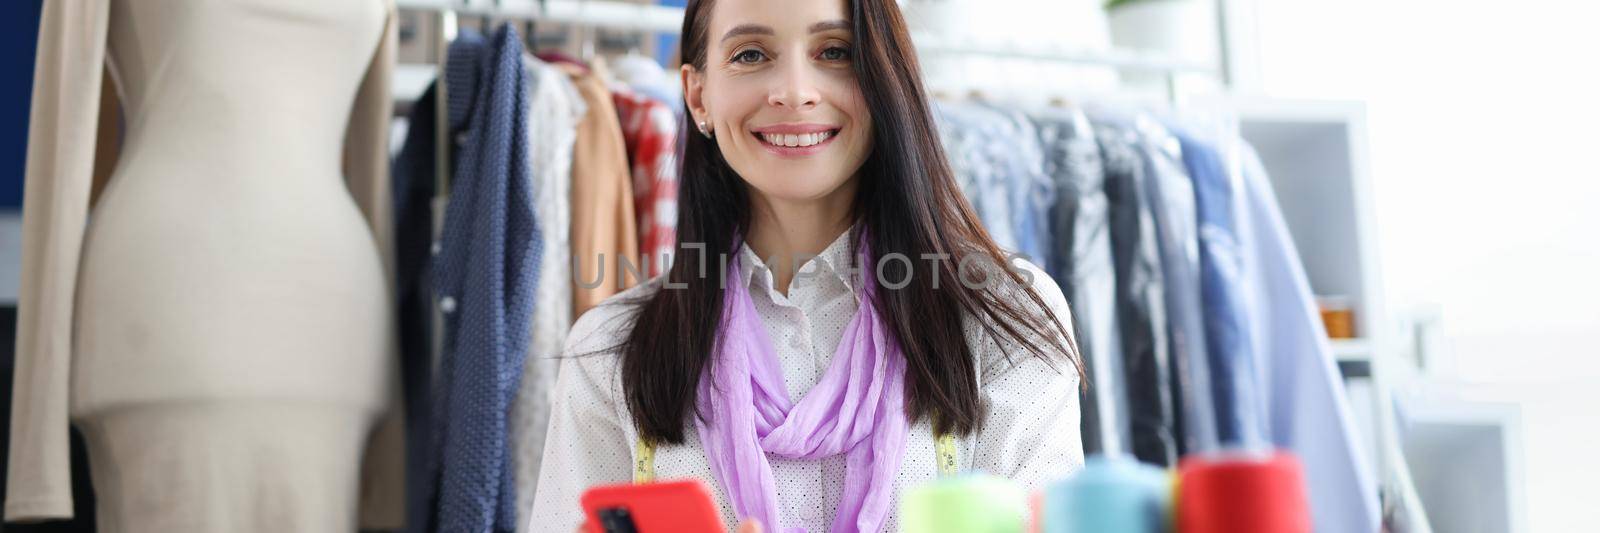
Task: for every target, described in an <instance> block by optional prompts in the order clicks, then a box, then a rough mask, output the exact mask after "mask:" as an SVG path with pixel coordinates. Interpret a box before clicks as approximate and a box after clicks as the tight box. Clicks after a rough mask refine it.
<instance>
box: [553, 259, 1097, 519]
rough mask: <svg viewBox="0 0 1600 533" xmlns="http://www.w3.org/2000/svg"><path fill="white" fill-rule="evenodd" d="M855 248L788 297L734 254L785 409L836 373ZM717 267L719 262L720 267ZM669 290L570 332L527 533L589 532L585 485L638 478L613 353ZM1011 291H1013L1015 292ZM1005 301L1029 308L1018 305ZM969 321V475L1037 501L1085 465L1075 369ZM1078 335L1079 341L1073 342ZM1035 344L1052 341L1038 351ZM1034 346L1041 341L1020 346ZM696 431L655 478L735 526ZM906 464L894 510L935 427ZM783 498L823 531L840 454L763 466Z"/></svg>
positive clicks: (806, 268) (785, 514) (911, 447)
mask: <svg viewBox="0 0 1600 533" xmlns="http://www.w3.org/2000/svg"><path fill="white" fill-rule="evenodd" d="M847 241H848V239H847V238H846V237H845V235H841V236H840V238H839V239H838V240H836V241H835V242H833V243H832V244H830V245H829V246H828V247H827V248H826V249H824V250H823V251H822V252H821V253H820V254H819V256H818V257H816V258H814V259H812V260H811V261H809V262H807V263H806V264H804V265H802V266H801V267H800V269H799V274H798V275H796V277H795V279H794V281H793V282H792V283H791V284H790V287H789V290H788V293H787V295H785V294H782V293H780V292H779V291H778V290H777V288H775V287H774V285H773V279H772V277H773V275H772V272H771V270H770V269H769V268H768V267H767V266H766V263H765V262H763V261H762V260H761V258H759V257H756V254H755V253H754V252H753V251H751V250H750V249H749V247H742V248H741V249H740V251H739V254H740V258H741V260H742V261H745V262H744V263H743V264H745V265H750V266H751V267H752V268H749V269H746V270H744V271H742V272H741V275H742V276H743V279H738V280H732V281H730V282H729V284H730V285H732V284H734V283H742V284H744V285H745V286H748V287H749V288H750V295H751V299H752V302H753V303H754V305H755V308H756V311H757V313H758V314H759V315H760V320H761V323H762V326H763V327H764V328H765V329H766V333H767V335H768V336H769V338H770V339H772V343H773V346H774V348H775V349H776V351H777V357H778V360H779V362H780V364H781V366H782V379H783V387H784V389H785V391H786V392H787V393H788V396H789V397H790V398H804V397H805V396H806V395H807V394H809V391H810V390H811V388H812V387H813V386H815V385H816V384H817V383H818V382H819V381H820V379H821V378H822V374H823V373H824V371H825V370H826V369H827V368H828V366H829V365H830V363H831V362H832V357H833V356H834V350H833V348H835V347H837V346H839V344H840V342H841V340H842V339H843V338H844V335H845V326H846V325H847V323H848V321H849V320H850V319H851V318H852V317H854V316H855V314H856V312H857V310H858V308H859V302H858V301H857V298H858V297H859V296H860V294H861V293H860V291H859V290H857V281H858V280H859V278H858V277H856V276H852V275H850V271H849V269H850V259H851V256H850V253H849V248H848V242H847ZM713 261H714V260H713ZM1016 264H1017V265H1018V266H1019V267H1022V268H1025V269H1026V270H1027V271H1028V272H1029V274H1030V275H1031V277H1032V279H1033V288H1034V290H1036V291H1038V292H1039V294H1040V296H1041V297H1043V298H1044V300H1045V302H1046V303H1047V304H1048V305H1049V310H1050V311H1051V312H1054V313H1055V314H1056V315H1057V316H1058V317H1060V319H1061V321H1062V323H1063V324H1064V325H1066V326H1067V327H1068V328H1071V327H1072V325H1071V316H1070V315H1069V313H1068V310H1067V305H1066V299H1065V298H1063V297H1062V295H1061V291H1060V289H1058V288H1057V287H1056V285H1055V282H1054V281H1053V280H1051V279H1050V278H1049V276H1047V275H1045V274H1044V272H1043V271H1042V270H1040V269H1039V268H1037V267H1035V266H1033V265H1032V264H1031V263H1024V262H1020V261H1019V262H1017V263H1016ZM662 279H664V278H661V277H657V278H654V279H652V280H651V281H650V282H649V283H646V284H644V285H641V286H638V287H635V288H633V289H630V290H628V291H626V292H624V293H621V294H619V295H617V296H615V297H614V298H613V299H612V300H608V301H607V302H605V303H603V304H601V305H600V306H599V307H596V308H595V310H594V311H593V312H591V313H589V314H587V315H585V316H583V317H582V318H579V319H578V321H577V323H576V324H574V325H573V329H572V332H571V334H570V335H569V336H568V338H567V348H566V351H565V355H566V357H564V358H563V359H562V361H561V373H560V376H559V377H558V378H557V384H556V389H555V399H554V402H555V403H554V405H553V407H552V413H551V419H550V434H549V437H548V441H547V442H546V446H545V458H544V466H543V468H541V470H540V480H539V490H538V493H537V494H536V495H535V497H534V509H533V519H532V523H533V526H532V529H534V530H550V529H556V530H566V529H570V528H572V527H575V526H577V524H578V523H579V522H581V521H582V517H581V513H580V510H579V507H578V506H577V505H576V502H577V501H578V496H579V495H580V494H582V492H583V490H584V489H586V488H588V487H589V486H592V485H596V484H602V483H626V482H628V481H629V480H630V479H631V478H632V474H633V460H634V455H633V454H634V447H633V443H634V442H636V441H637V438H638V433H637V431H636V430H635V429H634V427H633V423H632V417H631V416H630V415H629V414H628V410H627V404H626V402H625V400H624V398H623V396H622V385H621V374H620V369H619V366H618V363H619V360H618V356H617V353H616V351H615V349H614V348H615V345H616V344H617V343H618V342H619V341H620V340H621V337H622V335H623V334H625V332H626V329H624V328H625V327H626V325H627V324H628V323H629V320H631V318H632V317H633V316H634V315H635V314H636V309H637V308H636V307H634V306H631V305H628V304H627V303H626V302H628V301H631V300H632V299H635V298H644V297H649V296H650V295H651V294H652V293H653V292H654V291H658V290H668V289H664V288H663V287H662ZM1008 290H1009V289H1008ZM1002 296H1003V297H1007V298H1021V296H1020V295H1018V294H1014V293H1010V292H1007V293H1004V294H1002ZM981 326H982V324H981V323H980V322H979V321H978V320H976V319H975V318H973V317H970V316H969V317H968V319H967V320H966V321H965V322H964V326H963V327H964V334H965V338H966V339H967V344H968V347H969V348H970V349H971V350H972V353H973V357H974V358H975V364H976V365H977V368H978V369H979V370H980V371H979V374H978V386H979V390H980V391H981V394H982V398H983V401H984V402H985V404H986V405H987V406H988V412H987V414H986V417H985V418H984V420H983V421H982V423H981V424H980V426H979V428H978V429H977V431H976V432H974V433H973V434H971V435H967V436H962V437H958V438H957V442H958V445H957V448H958V452H957V456H958V461H959V462H960V469H961V470H963V471H985V472H989V473H992V474H994V475H998V476H1003V477H1007V478H1010V479H1013V480H1015V481H1016V482H1017V483H1018V484H1020V485H1021V486H1023V487H1026V488H1029V489H1040V488H1043V487H1044V484H1045V483H1048V482H1051V481H1054V480H1056V479H1060V478H1061V477H1064V476H1067V475H1069V474H1071V473H1072V472H1074V471H1076V470H1077V469H1078V468H1080V467H1081V465H1082V461H1083V451H1082V447H1081V443H1082V440H1081V439H1080V438H1079V435H1078V389H1077V387H1078V379H1077V375H1076V372H1074V371H1073V369H1072V368H1071V367H1070V366H1065V365H1060V364H1056V365H1055V366H1054V367H1052V366H1051V363H1050V362H1047V361H1044V360H1041V359H1038V358H1033V357H1027V358H1023V357H1016V356H1015V354H1018V353H1021V351H1022V347H1021V346H1019V345H1017V344H1014V343H1012V342H1010V341H1002V340H997V339H994V338H992V337H990V336H988V335H987V334H986V333H984V331H983V329H982V327H981ZM1069 331H1070V329H1069ZM1037 341H1043V339H1038V340H1037ZM1025 342H1035V341H1033V340H1025ZM697 433H698V432H697V431H686V432H685V435H684V438H685V442H684V443H682V444H678V445H670V444H663V445H660V446H658V447H657V449H656V452H655V469H656V475H657V477H658V478H659V479H673V478H685V477H692V478H698V479H701V480H704V481H705V482H706V483H707V485H708V486H710V487H711V489H712V494H713V498H714V500H715V501H716V503H717V506H718V508H719V509H720V510H721V513H722V517H723V520H724V522H725V523H726V524H728V525H729V526H732V525H735V524H736V523H737V519H738V515H737V513H736V512H735V511H734V509H733V507H732V506H731V505H730V500H729V497H728V496H727V494H726V492H725V491H723V490H722V487H721V485H720V484H719V483H718V482H717V481H716V477H715V475H714V474H713V473H712V471H711V466H710V464H709V463H708V461H707V458H706V457H707V454H706V451H705V449H704V448H703V447H702V445H701V441H700V438H699V435H698V434H697ZM904 449H905V452H904V455H903V456H902V459H901V462H900V468H899V470H898V472H897V473H896V475H895V478H894V485H893V486H894V496H893V500H892V502H891V505H890V509H891V510H892V509H897V508H898V507H897V506H898V498H899V495H900V494H901V492H902V491H904V490H906V489H907V488H910V487H914V486H917V485H921V484H925V483H929V482H932V481H934V480H935V479H937V476H938V467H937V464H936V462H935V457H936V456H935V448H934V439H933V430H932V428H931V426H930V425H929V424H928V421H927V420H926V419H922V420H918V421H916V422H914V423H913V424H911V426H910V428H909V429H908V434H907V437H906V441H905V444H904ZM768 460H769V463H770V464H771V465H772V473H773V479H774V483H775V485H776V487H777V492H778V505H779V507H780V509H779V511H778V514H779V518H778V520H779V521H780V523H781V524H783V525H784V527H802V528H805V529H806V530H807V531H825V530H827V529H828V528H829V526H830V525H831V524H832V522H833V520H834V518H835V517H836V516H837V515H838V509H840V508H841V507H842V506H843V505H842V502H841V495H843V494H844V485H845V478H846V470H847V469H848V465H847V463H846V460H845V457H844V456H843V455H833V456H829V457H825V458H822V459H818V460H808V459H790V458H786V457H782V456H776V455H770V456H768ZM882 530H883V531H898V530H899V519H898V517H897V516H896V515H895V514H894V513H893V512H891V513H890V515H889V516H888V517H887V520H886V521H885V523H884V525H883V528H882Z"/></svg>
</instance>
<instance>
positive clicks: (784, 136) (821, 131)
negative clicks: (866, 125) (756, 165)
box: [750, 124, 839, 157]
mask: <svg viewBox="0 0 1600 533" xmlns="http://www.w3.org/2000/svg"><path fill="white" fill-rule="evenodd" d="M750 134H751V135H752V136H754V137H755V138H756V141H757V142H759V143H761V146H762V147H764V148H766V149H767V151H768V152H771V153H772V154H774V155H777V156H779V157H805V156H809V155H813V154H817V153H820V152H822V151H823V150H824V149H826V148H827V147H828V146H830V145H832V144H833V140H834V139H835V138H836V137H838V134H839V128H838V127H835V126H831V125H827V124H775V125H771V126H763V127H759V128H754V129H751V130H750Z"/></svg>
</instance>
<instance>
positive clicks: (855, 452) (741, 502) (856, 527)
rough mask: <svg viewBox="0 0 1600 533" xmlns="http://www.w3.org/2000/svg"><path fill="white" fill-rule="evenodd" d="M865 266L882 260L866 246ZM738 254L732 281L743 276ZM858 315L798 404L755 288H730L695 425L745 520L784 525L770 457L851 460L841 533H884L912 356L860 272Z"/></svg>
mask: <svg viewBox="0 0 1600 533" xmlns="http://www.w3.org/2000/svg"><path fill="white" fill-rule="evenodd" d="M860 250H861V257H862V263H861V264H868V265H870V264H874V263H872V262H871V261H870V258H871V257H872V254H871V252H870V251H869V250H870V248H869V246H867V245H866V243H861V244H860ZM740 263H741V261H739V259H738V258H735V259H734V261H732V263H731V264H730V265H729V266H728V269H729V272H728V278H729V279H735V280H737V279H742V276H740V275H739V272H740V270H741V268H748V267H743V266H742V265H741V264H740ZM862 272H863V275H862V278H863V280H864V281H863V282H862V283H861V284H860V286H861V287H862V288H861V291H862V295H861V297H859V298H857V300H858V301H859V302H860V306H859V307H858V309H857V311H856V314H855V316H854V317H853V318H851V319H850V322H849V323H848V324H846V325H845V332H844V338H843V339H842V340H841V342H840V344H839V346H838V348H837V350H836V351H835V353H834V356H833V361H832V362H830V363H829V364H828V370H827V371H826V372H825V373H824V374H823V375H822V379H821V380H819V381H817V384H816V385H814V386H812V388H811V390H810V391H808V392H807V393H806V395H805V396H804V397H802V398H801V399H800V400H799V401H795V400H793V399H791V398H790V397H789V395H788V393H787V391H785V390H784V388H783V374H782V372H783V369H782V368H781V366H780V363H779V361H778V355H777V353H776V349H775V348H774V347H773V345H772V339H771V338H769V337H768V336H767V332H766V330H765V329H764V327H763V326H762V325H761V318H760V316H759V315H758V314H757V311H756V308H755V304H754V303H753V302H752V300H751V298H750V293H749V287H747V286H745V284H742V283H734V284H733V285H732V286H730V287H728V289H727V290H726V291H723V294H724V301H723V306H724V309H726V311H725V312H724V313H723V320H722V323H723V326H722V328H721V331H720V332H719V338H718V343H717V346H718V350H717V353H716V355H715V359H714V360H713V361H714V362H713V363H712V365H711V370H710V372H708V376H707V377H706V378H703V379H702V380H701V381H700V387H699V393H698V395H697V397H696V398H697V400H698V412H699V413H702V414H704V415H705V416H704V417H702V418H697V419H696V422H695V426H696V427H697V428H698V429H699V432H700V442H701V443H703V445H704V447H705V450H706V456H707V458H708V459H709V460H710V463H711V471H712V473H713V474H715V475H716V477H717V480H718V481H720V482H721V484H722V487H723V490H724V491H726V493H727V494H728V498H729V500H730V501H731V503H732V504H733V508H734V510H736V511H737V512H738V513H739V515H740V516H745V517H754V518H758V519H760V521H761V522H762V524H763V525H764V526H766V527H770V528H772V529H773V530H774V531H800V532H803V531H805V529H804V528H788V529H785V528H783V527H782V526H781V524H782V522H780V521H779V520H778V493H777V483H776V481H775V480H774V479H773V474H772V465H771V464H769V463H768V462H767V455H768V454H773V455H778V456H782V457H789V458H794V459H812V460H816V459H821V458H823V457H828V456H832V455H840V454H843V455H845V462H846V465H847V466H846V470H845V482H844V488H843V491H844V493H843V494H842V495H841V496H840V499H839V509H838V511H837V513H838V514H837V516H835V518H834V520H833V525H832V527H831V528H829V530H830V531H834V532H847V531H877V530H879V529H880V528H881V526H882V525H883V521H884V517H885V516H887V515H888V513H889V512H890V509H889V502H890V497H891V494H890V493H891V491H892V487H891V486H892V484H893V483H894V481H893V478H894V475H895V473H896V472H898V471H899V470H900V459H901V455H903V454H904V453H905V448H904V445H905V440H906V428H907V423H906V413H905V357H904V355H902V353H901V352H900V348H899V346H898V345H897V343H896V342H895V341H894V338H893V336H892V334H891V333H890V332H889V331H887V330H886V326H885V324H884V323H883V322H882V320H881V319H880V318H879V316H878V312H877V309H876V304H875V300H874V298H875V295H876V289H877V285H876V283H874V281H873V280H874V276H872V275H870V270H865V269H864V270H862Z"/></svg>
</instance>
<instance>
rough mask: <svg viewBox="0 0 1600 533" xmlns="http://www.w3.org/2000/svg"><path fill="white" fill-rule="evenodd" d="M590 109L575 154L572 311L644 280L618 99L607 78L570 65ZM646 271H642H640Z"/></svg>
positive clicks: (576, 313)
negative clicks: (614, 98)
mask: <svg viewBox="0 0 1600 533" xmlns="http://www.w3.org/2000/svg"><path fill="white" fill-rule="evenodd" d="M560 66H561V68H562V69H563V70H566V71H567V73H568V74H569V75H570V76H572V82H573V85H574V86H575V87H577V88H578V93H579V94H581V95H583V101H584V105H585V109H586V112H585V113H584V115H583V120H582V121H580V122H579V123H578V138H577V142H576V144H575V145H574V146H575V148H574V150H573V154H572V261H573V264H574V265H575V267H574V272H573V278H574V279H573V280H572V283H573V288H572V316H577V317H581V316H583V313H584V312H586V311H588V310H589V309H590V308H591V307H594V306H595V304H598V303H600V302H601V301H602V300H605V299H606V298H607V297H609V296H611V295H613V294H616V293H618V292H620V291H622V290H624V289H627V288H628V287H632V286H634V285H637V284H638V283H639V282H640V281H643V280H642V279H640V278H639V277H636V276H634V275H633V274H632V273H630V272H628V271H627V269H628V266H629V265H631V266H632V267H633V268H640V269H642V268H643V267H644V264H643V263H641V262H640V261H639V232H638V228H637V227H636V224H638V219H637V218H635V217H634V214H633V202H634V195H633V180H632V177H631V174H630V173H629V171H628V155H627V145H626V142H625V141H624V139H623V136H622V125H621V121H620V120H619V119H618V118H617V107H616V104H614V103H612V99H611V91H610V90H609V89H607V88H606V85H605V82H603V81H601V80H600V79H599V78H598V77H595V76H594V75H593V74H589V73H586V72H583V71H580V70H579V69H577V68H575V67H573V66H572V65H568V64H564V63H563V64H561V65H560ZM641 272H642V271H641Z"/></svg>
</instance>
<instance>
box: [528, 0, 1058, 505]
mask: <svg viewBox="0 0 1600 533" xmlns="http://www.w3.org/2000/svg"><path fill="white" fill-rule="evenodd" d="M683 37H684V41H683V49H682V64H683V65H684V66H683V67H682V72H681V78H682V83H683V89H684V106H685V109H684V114H685V116H686V117H690V118H691V119H692V120H693V121H694V124H695V125H696V129H697V130H698V131H699V133H700V134H699V135H688V136H685V138H683V139H682V140H681V142H683V143H684V144H683V145H682V154H683V156H682V158H681V164H682V168H681V173H680V176H681V178H680V179H681V189H680V191H679V211H678V225H677V227H678V243H677V250H676V253H675V257H676V260H675V262H674V263H673V265H672V267H671V269H670V270H669V271H668V272H667V273H666V274H664V275H663V276H661V277H658V278H656V279H654V280H651V281H650V282H648V283H645V284H642V285H640V286H638V287H635V288H633V289H630V290H629V291H626V292H624V293H622V294H619V295H617V296H615V297H613V298H612V299H610V300H607V301H606V302H604V303H602V304H601V305H600V306H598V307H596V308H595V309H593V310H592V311H590V312H589V313H587V314H585V315H584V316H583V317H582V318H580V319H579V321H578V322H577V324H576V325H574V327H573V329H572V332H571V334H570V335H569V337H568V344H567V347H566V350H565V358H564V359H563V361H562V370H561V375H560V379H559V383H557V385H556V390H555V391H554V393H553V394H554V398H555V403H554V406H553V413H552V415H551V424H550V431H549V434H548V437H547V439H548V442H547V444H546V448H545V457H544V460H543V464H545V465H547V466H546V467H545V468H544V469H543V470H542V472H541V476H542V477H541V479H540V482H539V486H538V490H537V494H536V497H535V498H536V502H535V504H534V513H533V514H534V517H533V520H534V524H535V526H536V527H535V529H541V528H545V529H547V528H548V527H550V525H551V524H569V523H576V522H578V521H579V520H580V519H581V516H580V508H579V506H578V496H579V494H580V493H582V492H583V491H584V490H585V489H586V488H588V487H590V486H594V485H598V484H608V483H618V482H626V481H627V480H629V479H630V478H631V479H634V480H636V481H640V480H648V479H651V478H653V477H655V476H659V477H662V478H668V477H675V478H685V477H688V478H700V479H703V480H705V481H706V482H707V484H708V485H710V486H711V488H712V489H713V493H714V495H715V497H716V499H717V503H718V504H719V506H720V508H721V511H722V513H723V517H724V519H725V521H727V522H729V523H734V522H736V521H739V520H741V519H750V520H754V521H757V522H760V523H763V524H765V525H766V527H767V528H768V529H769V530H785V531H787V530H790V529H793V528H801V529H804V530H807V531H821V530H831V531H894V530H897V529H898V524H899V523H900V522H899V519H898V517H897V516H896V515H895V513H894V509H895V504H896V501H897V500H898V497H899V494H900V491H901V490H902V489H904V488H908V487H911V486H915V485H917V484H921V483H926V482H930V481H933V480H935V479H936V478H937V476H939V475H941V474H948V473H951V472H955V471H961V470H981V471H985V472H989V473H993V474H996V475H1001V476H1006V477H1009V478H1011V479H1013V480H1015V481H1016V482H1018V483H1019V484H1020V485H1022V486H1024V487H1029V488H1038V487H1039V486H1040V485H1041V484H1042V483H1044V482H1045V481H1048V480H1052V479H1057V478H1060V477H1062V476H1065V475H1066V474H1068V473H1070V472H1072V471H1074V470H1075V469H1076V468H1077V467H1078V466H1079V465H1080V464H1081V463H1082V448H1081V445H1082V444H1081V439H1080V437H1079V434H1078V427H1079V426H1078V417H1079V414H1078V402H1077V399H1078V393H1079V387H1078V384H1079V383H1080V375H1081V368H1082V364H1081V359H1080V357H1079V355H1078V351H1077V347H1076V344H1075V343H1074V341H1073V339H1072V336H1071V333H1070V332H1071V317H1070V316H1069V314H1068V311H1067V305H1066V301H1065V299H1064V298H1063V297H1062V294H1061V291H1060V289H1059V288H1058V287H1057V286H1056V284H1055V282H1054V281H1053V280H1051V279H1050V278H1049V276H1047V275H1045V274H1044V273H1043V272H1042V271H1040V270H1039V269H1038V267H1036V266H1034V265H1032V264H1031V263H1028V262H1027V261H1025V260H1021V259H1017V258H1014V257H1011V256H1009V255H1008V254H1006V253H1004V252H1002V251H1001V250H1000V249H999V248H998V247H997V246H996V245H995V244H994V242H993V240H992V239H991V238H990V237H989V235H988V234H987V232H985V231H984V229H983V227H982V225H981V224H980V223H979V222H978V220H977V219H976V217H975V215H974V214H973V210H972V208H971V206H969V205H968V204H967V203H966V200H965V199H964V198H963V196H962V195H961V192H960V190H959V188H958V186H957V185H956V182H955V180H954V179H953V177H952V175H951V171H950V167H949V164H948V163H947V162H946V159H945V155H944V152H943V150H942V148H941V147H940V145H939V141H938V137H937V134H936V131H935V129H934V123H933V120H932V117H931V114H930V111H929V106H928V102H927V99H926V96H925V94H924V91H923V89H922V85H921V81H920V80H921V76H920V73H919V71H918V66H917V62H916V57H915V53H914V50H912V48H911V44H910V40H909V38H908V35H907V32H906V28H905V22H904V20H903V19H902V17H901V14H900V11H899V8H898V7H897V6H896V4H895V3H894V2H893V1H892V0H841V1H835V2H826V1H824V2H791V1H780V0H716V1H710V0H705V1H690V2H689V5H688V6H687V8H686V12H685V19H684V24H683ZM973 265H979V266H980V268H978V269H977V270H976V271H975V270H973V268H972V266H973ZM974 273H977V274H981V278H982V279H981V281H982V283H975V282H974V279H975V278H974V276H973V275H972V274H974ZM689 428H692V429H689ZM541 526H542V527H541Z"/></svg>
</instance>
